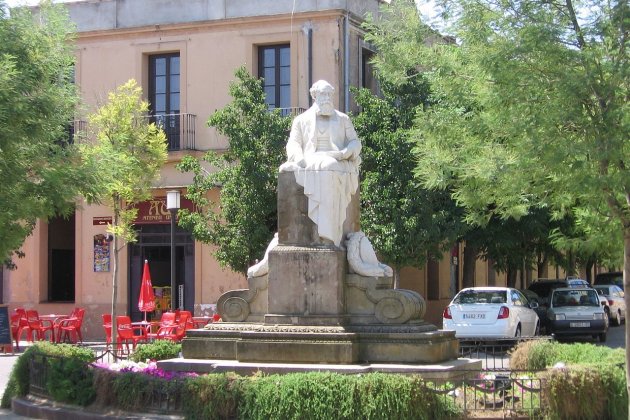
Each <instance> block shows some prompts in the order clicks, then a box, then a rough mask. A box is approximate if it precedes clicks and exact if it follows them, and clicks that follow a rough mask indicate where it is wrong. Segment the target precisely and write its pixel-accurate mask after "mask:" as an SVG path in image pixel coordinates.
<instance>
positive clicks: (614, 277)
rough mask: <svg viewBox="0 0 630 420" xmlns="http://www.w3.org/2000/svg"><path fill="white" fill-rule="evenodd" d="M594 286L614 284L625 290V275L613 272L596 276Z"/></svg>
mask: <svg viewBox="0 0 630 420" xmlns="http://www.w3.org/2000/svg"><path fill="white" fill-rule="evenodd" d="M593 284H594V285H596V286H597V285H600V284H602V285H604V284H614V285H615V286H619V288H620V289H621V290H623V273H622V272H621V271H611V272H610V273H599V274H596V275H595V281H593Z"/></svg>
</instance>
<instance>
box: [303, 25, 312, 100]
mask: <svg viewBox="0 0 630 420" xmlns="http://www.w3.org/2000/svg"><path fill="white" fill-rule="evenodd" d="M302 31H303V32H304V34H305V35H306V40H307V54H308V55H307V61H308V63H307V68H308V86H307V87H306V89H307V92H306V93H307V95H306V97H307V98H308V106H309V107H310V106H311V105H313V98H311V92H310V89H311V86H313V23H312V22H310V21H308V22H306V24H304V27H303V28H302Z"/></svg>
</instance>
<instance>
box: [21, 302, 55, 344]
mask: <svg viewBox="0 0 630 420" xmlns="http://www.w3.org/2000/svg"><path fill="white" fill-rule="evenodd" d="M26 319H27V321H28V328H29V330H30V332H31V334H32V333H36V334H37V339H38V340H42V339H45V338H46V333H47V332H50V341H51V342H54V341H55V325H54V324H53V322H52V321H51V320H47V319H39V313H38V312H37V311H36V310H34V309H30V310H28V311H26ZM31 339H32V336H31Z"/></svg>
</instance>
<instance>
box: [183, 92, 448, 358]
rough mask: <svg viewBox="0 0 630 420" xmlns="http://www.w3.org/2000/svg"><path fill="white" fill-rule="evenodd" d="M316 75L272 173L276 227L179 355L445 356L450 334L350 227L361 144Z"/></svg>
mask: <svg viewBox="0 0 630 420" xmlns="http://www.w3.org/2000/svg"><path fill="white" fill-rule="evenodd" d="M331 92H332V87H331V86H330V85H328V84H327V83H326V82H322V81H320V82H317V83H316V84H315V85H313V88H312V89H311V93H312V94H313V98H314V99H315V104H314V105H313V107H311V108H310V109H309V110H307V111H306V112H304V113H303V114H301V115H299V116H298V117H296V118H295V120H294V121H293V125H292V129H291V135H290V137H289V141H288V143H287V155H288V160H287V162H286V163H285V164H283V165H282V166H281V167H280V171H279V176H278V233H277V234H276V237H275V238H274V240H273V241H272V242H271V243H270V244H269V246H268V248H267V251H266V252H265V256H264V258H263V260H262V261H260V262H259V263H258V264H256V265H255V266H253V267H251V268H250V269H249V271H248V284H249V288H248V289H242V290H231V291H229V292H227V293H225V294H223V295H222V296H221V297H220V298H219V300H218V302H217V310H218V312H219V314H220V315H221V317H222V319H223V321H224V322H220V323H213V324H209V325H207V326H206V327H205V328H204V329H202V330H189V331H188V332H187V335H186V337H185V338H184V340H183V342H182V354H183V356H184V358H186V359H212V360H231V361H233V362H234V363H236V364H238V363H296V364H301V363H302V364H304V363H319V364H335V365H339V364H341V365H343V364H357V363H392V364H393V363H406V364H427V363H429V364H431V363H441V362H446V361H453V360H454V359H457V355H458V341H457V340H456V339H455V335H454V332H452V331H439V330H438V329H437V327H435V326H434V325H432V324H429V323H427V322H425V321H424V320H423V317H424V314H425V310H426V305H425V301H424V299H423V298H422V296H420V294H418V293H417V292H415V291H412V290H404V289H394V288H393V277H392V270H391V268H390V267H388V266H386V265H384V264H381V263H380V262H378V260H377V258H376V254H375V253H374V250H373V249H372V245H371V243H370V242H369V240H368V239H367V238H366V237H365V235H364V234H363V233H362V232H360V231H359V189H358V168H359V164H360V156H359V153H360V150H361V143H360V141H359V140H358V138H357V136H356V133H355V131H354V128H353V127H352V124H351V122H350V120H349V118H348V117H347V116H346V115H345V114H342V113H340V112H338V111H335V110H334V108H332V103H331V102H330V93H331Z"/></svg>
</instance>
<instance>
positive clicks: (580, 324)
mask: <svg viewBox="0 0 630 420" xmlns="http://www.w3.org/2000/svg"><path fill="white" fill-rule="evenodd" d="M569 326H570V327H571V328H587V327H590V326H591V323H590V322H570V323H569Z"/></svg>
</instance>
